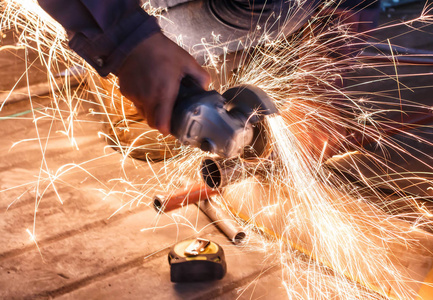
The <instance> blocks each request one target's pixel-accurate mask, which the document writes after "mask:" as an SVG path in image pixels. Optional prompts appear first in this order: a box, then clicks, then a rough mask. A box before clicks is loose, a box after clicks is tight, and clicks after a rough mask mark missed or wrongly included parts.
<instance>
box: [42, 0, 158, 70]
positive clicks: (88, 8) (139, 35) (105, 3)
mask: <svg viewBox="0 0 433 300" xmlns="http://www.w3.org/2000/svg"><path fill="white" fill-rule="evenodd" d="M38 2H39V5H40V6H41V7H42V8H43V9H44V10H45V11H47V12H48V13H49V14H50V15H51V16H52V17H53V18H54V19H56V20H57V21H58V22H59V23H60V24H62V26H63V27H65V29H66V31H67V32H68V36H69V46H70V47H71V48H72V49H73V50H74V51H75V52H77V53H78V54H79V55H80V56H81V57H82V58H84V59H85V60H86V61H87V62H88V63H89V64H90V65H91V66H92V67H94V68H95V69H96V71H97V72H98V73H99V74H100V75H101V76H107V75H108V74H109V73H113V74H116V72H117V71H118V69H119V68H120V66H121V65H122V63H123V61H124V60H125V58H126V56H127V55H128V54H129V53H130V52H131V51H132V50H133V49H134V48H135V47H136V46H137V45H138V44H139V43H140V42H141V41H142V40H144V39H146V38H147V37H149V36H150V35H152V34H153V33H155V32H159V31H160V27H159V25H158V22H157V20H156V18H155V17H152V16H149V15H148V14H147V13H146V12H145V11H144V10H143V9H142V8H141V7H140V5H139V2H138V0H64V1H61V0H39V1H38Z"/></svg>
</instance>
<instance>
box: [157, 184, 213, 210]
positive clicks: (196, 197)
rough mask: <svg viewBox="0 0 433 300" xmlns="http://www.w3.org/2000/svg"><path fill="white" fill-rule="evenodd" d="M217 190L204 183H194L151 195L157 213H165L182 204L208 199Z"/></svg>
mask: <svg viewBox="0 0 433 300" xmlns="http://www.w3.org/2000/svg"><path fill="white" fill-rule="evenodd" d="M218 192H219V191H218V190H213V189H211V188H209V187H208V186H207V185H206V184H204V183H196V184H194V185H192V186H187V187H185V188H181V189H178V190H176V191H174V193H171V194H168V195H155V196H154V197H153V207H154V208H155V210H156V211H157V212H158V213H165V212H169V211H172V210H174V209H176V208H180V207H182V206H184V205H188V204H194V203H197V202H198V201H200V200H205V199H208V198H209V197H210V196H212V195H215V194H217V193H218Z"/></svg>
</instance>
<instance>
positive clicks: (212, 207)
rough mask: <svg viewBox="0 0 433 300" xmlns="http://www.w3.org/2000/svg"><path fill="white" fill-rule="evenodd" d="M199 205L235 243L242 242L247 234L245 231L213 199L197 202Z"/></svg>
mask: <svg viewBox="0 0 433 300" xmlns="http://www.w3.org/2000/svg"><path fill="white" fill-rule="evenodd" d="M197 206H198V207H199V208H200V210H201V211H202V212H204V213H205V214H206V216H208V218H209V219H211V220H212V222H213V223H214V224H215V225H216V226H217V227H218V228H219V229H220V230H221V231H222V232H223V233H224V235H225V236H226V237H227V238H228V239H229V240H230V241H231V242H232V243H234V244H235V245H237V244H239V243H240V242H242V241H243V240H244V239H245V237H246V236H247V235H246V233H245V231H244V230H243V229H242V228H241V227H240V226H239V225H238V224H237V223H236V221H235V220H233V218H232V217H230V216H229V215H228V214H227V213H226V212H224V211H223V210H222V209H221V208H219V207H218V206H217V205H216V204H215V203H212V201H211V200H207V201H200V202H198V203H197Z"/></svg>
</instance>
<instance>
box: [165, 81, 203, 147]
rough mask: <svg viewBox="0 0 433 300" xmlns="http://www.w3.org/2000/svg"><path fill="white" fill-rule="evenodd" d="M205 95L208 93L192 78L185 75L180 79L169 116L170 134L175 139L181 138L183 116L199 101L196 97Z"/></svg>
mask: <svg viewBox="0 0 433 300" xmlns="http://www.w3.org/2000/svg"><path fill="white" fill-rule="evenodd" d="M205 93H208V91H206V90H205V89H203V88H202V87H201V86H200V84H199V83H198V82H197V81H196V80H195V79H194V78H193V77H191V76H189V75H186V76H185V77H184V78H182V80H181V82H180V86H179V93H178V94H177V97H176V101H175V103H174V107H173V112H172V115H171V125H170V127H171V128H170V132H171V134H172V135H174V136H175V137H176V138H178V139H179V138H181V137H182V128H181V126H182V123H183V122H182V118H183V117H184V114H185V113H186V112H188V111H189V110H191V108H192V107H193V106H194V104H195V103H197V102H198V101H200V97H197V96H199V95H201V94H205Z"/></svg>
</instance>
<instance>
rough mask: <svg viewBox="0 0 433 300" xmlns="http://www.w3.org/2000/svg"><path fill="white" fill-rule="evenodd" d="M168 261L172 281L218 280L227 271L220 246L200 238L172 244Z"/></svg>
mask: <svg viewBox="0 0 433 300" xmlns="http://www.w3.org/2000/svg"><path fill="white" fill-rule="evenodd" d="M168 263H169V264H170V278H171V281H172V282H197V281H210V280H219V279H222V278H223V277H224V275H225V274H226V272H227V265H226V261H225V257H224V251H223V249H222V248H221V246H219V245H218V244H217V243H214V242H211V241H209V240H206V239H202V238H197V239H192V240H185V241H182V242H180V243H178V244H176V245H174V247H173V248H172V249H171V250H170V253H169V254H168Z"/></svg>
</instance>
